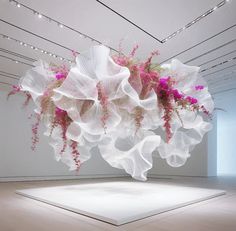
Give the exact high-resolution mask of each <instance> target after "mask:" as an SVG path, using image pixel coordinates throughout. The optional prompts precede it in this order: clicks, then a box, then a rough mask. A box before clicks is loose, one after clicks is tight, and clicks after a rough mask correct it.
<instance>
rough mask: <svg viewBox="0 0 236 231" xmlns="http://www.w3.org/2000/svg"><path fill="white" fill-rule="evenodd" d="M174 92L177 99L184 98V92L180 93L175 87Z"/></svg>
mask: <svg viewBox="0 0 236 231" xmlns="http://www.w3.org/2000/svg"><path fill="white" fill-rule="evenodd" d="M172 94H173V96H174V98H175V99H176V100H178V99H182V98H183V94H181V93H179V91H178V90H177V89H173V90H172Z"/></svg>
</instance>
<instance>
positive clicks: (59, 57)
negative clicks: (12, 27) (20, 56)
mask: <svg viewBox="0 0 236 231" xmlns="http://www.w3.org/2000/svg"><path fill="white" fill-rule="evenodd" d="M0 36H1V37H2V38H4V39H8V40H11V41H14V42H15V43H17V44H19V45H21V46H23V47H30V48H31V49H32V50H34V51H37V52H41V53H43V54H46V55H48V56H50V57H53V58H55V59H59V60H61V61H66V62H68V63H73V62H72V60H70V59H66V58H64V57H62V56H59V55H56V54H53V53H51V52H49V51H46V50H44V49H41V48H39V47H36V46H33V45H32V44H29V43H25V42H23V41H20V40H18V39H15V38H12V37H9V36H7V35H5V34H0Z"/></svg>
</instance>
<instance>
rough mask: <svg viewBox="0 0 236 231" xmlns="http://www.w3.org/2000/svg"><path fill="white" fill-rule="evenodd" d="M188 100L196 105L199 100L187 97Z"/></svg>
mask: <svg viewBox="0 0 236 231" xmlns="http://www.w3.org/2000/svg"><path fill="white" fill-rule="evenodd" d="M186 100H187V101H188V102H189V103H190V104H196V103H197V102H198V100H197V99H196V98H193V97H191V96H187V97H186Z"/></svg>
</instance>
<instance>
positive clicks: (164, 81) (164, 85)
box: [159, 77, 170, 89]
mask: <svg viewBox="0 0 236 231" xmlns="http://www.w3.org/2000/svg"><path fill="white" fill-rule="evenodd" d="M169 79H170V77H167V78H160V80H159V86H160V87H161V88H162V89H168V81H169Z"/></svg>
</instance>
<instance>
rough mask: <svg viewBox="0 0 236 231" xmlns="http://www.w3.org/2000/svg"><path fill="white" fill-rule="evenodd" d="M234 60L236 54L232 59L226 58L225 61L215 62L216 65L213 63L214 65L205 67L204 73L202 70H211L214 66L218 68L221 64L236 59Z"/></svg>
mask: <svg viewBox="0 0 236 231" xmlns="http://www.w3.org/2000/svg"><path fill="white" fill-rule="evenodd" d="M234 60H236V56H235V57H233V58H231V59H228V60H225V61H223V62H220V63H217V64H215V65H213V66H211V67H208V68H205V69H203V70H202V71H201V73H202V72H205V71H209V70H211V69H213V68H216V67H218V66H221V65H223V64H226V63H229V62H232V61H234Z"/></svg>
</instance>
